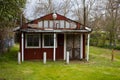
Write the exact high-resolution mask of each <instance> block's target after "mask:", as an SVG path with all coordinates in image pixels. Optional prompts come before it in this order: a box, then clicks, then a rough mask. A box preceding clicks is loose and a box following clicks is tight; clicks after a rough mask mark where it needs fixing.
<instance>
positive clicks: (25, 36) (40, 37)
mask: <svg viewBox="0 0 120 80" xmlns="http://www.w3.org/2000/svg"><path fill="white" fill-rule="evenodd" d="M27 35H39V46H38V47H36V46H27ZM25 48H41V35H40V34H25Z"/></svg>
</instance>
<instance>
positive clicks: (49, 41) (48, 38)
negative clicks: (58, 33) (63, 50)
mask: <svg viewBox="0 0 120 80" xmlns="http://www.w3.org/2000/svg"><path fill="white" fill-rule="evenodd" d="M53 45H54V38H53V35H44V46H53Z"/></svg>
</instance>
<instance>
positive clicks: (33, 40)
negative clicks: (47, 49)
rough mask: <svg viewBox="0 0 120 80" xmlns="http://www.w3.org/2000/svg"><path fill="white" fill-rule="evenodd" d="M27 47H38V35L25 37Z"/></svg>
mask: <svg viewBox="0 0 120 80" xmlns="http://www.w3.org/2000/svg"><path fill="white" fill-rule="evenodd" d="M27 47H39V35H38V34H30V35H27Z"/></svg>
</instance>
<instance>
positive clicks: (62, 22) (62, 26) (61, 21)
mask: <svg viewBox="0 0 120 80" xmlns="http://www.w3.org/2000/svg"><path fill="white" fill-rule="evenodd" d="M64 26H65V25H64V20H60V28H64Z"/></svg>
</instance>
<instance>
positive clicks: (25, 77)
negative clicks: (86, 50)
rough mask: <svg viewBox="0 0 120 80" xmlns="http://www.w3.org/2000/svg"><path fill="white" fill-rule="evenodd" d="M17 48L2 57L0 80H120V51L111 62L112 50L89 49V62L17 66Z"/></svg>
mask: <svg viewBox="0 0 120 80" xmlns="http://www.w3.org/2000/svg"><path fill="white" fill-rule="evenodd" d="M18 49H19V48H18V45H16V46H15V47H13V48H12V49H11V51H10V52H9V53H5V54H3V55H1V56H0V80H3V79H5V80H120V51H114V54H115V59H114V61H113V62H111V52H112V50H109V49H102V48H97V47H90V60H89V62H84V61H70V64H69V65H66V64H65V61H56V62H53V61H48V62H47V64H45V65H44V64H43V63H42V61H25V62H23V63H22V64H20V65H19V64H17V52H18Z"/></svg>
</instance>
